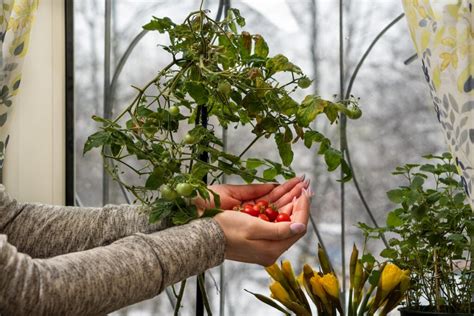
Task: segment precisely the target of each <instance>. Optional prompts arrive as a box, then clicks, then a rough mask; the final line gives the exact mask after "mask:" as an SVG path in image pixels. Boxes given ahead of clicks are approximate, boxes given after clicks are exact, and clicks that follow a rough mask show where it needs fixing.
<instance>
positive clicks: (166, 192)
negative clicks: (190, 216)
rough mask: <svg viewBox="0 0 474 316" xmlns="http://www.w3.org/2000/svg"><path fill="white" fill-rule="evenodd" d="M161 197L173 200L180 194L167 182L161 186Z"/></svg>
mask: <svg viewBox="0 0 474 316" xmlns="http://www.w3.org/2000/svg"><path fill="white" fill-rule="evenodd" d="M160 192H161V197H162V198H163V199H165V200H168V201H173V200H175V199H176V198H177V197H178V194H177V193H176V191H175V190H173V189H172V188H171V187H170V186H169V185H167V184H165V185H163V186H162V187H161V188H160Z"/></svg>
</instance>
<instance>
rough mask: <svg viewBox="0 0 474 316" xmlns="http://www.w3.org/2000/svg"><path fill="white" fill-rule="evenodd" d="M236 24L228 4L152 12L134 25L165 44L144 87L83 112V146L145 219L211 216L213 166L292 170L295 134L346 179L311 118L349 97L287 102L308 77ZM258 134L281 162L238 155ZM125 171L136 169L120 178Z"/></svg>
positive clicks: (344, 105) (355, 113)
mask: <svg viewBox="0 0 474 316" xmlns="http://www.w3.org/2000/svg"><path fill="white" fill-rule="evenodd" d="M201 7H202V4H201ZM244 25H245V20H244V18H243V17H242V16H241V15H240V12H239V11H238V10H237V9H230V10H229V11H228V14H227V15H226V18H225V19H224V20H222V21H216V20H214V19H213V18H212V17H211V16H210V15H209V12H207V11H205V10H202V8H201V9H199V10H197V11H195V12H192V13H190V14H189V15H188V16H187V17H186V18H185V20H184V21H183V22H182V23H175V22H173V21H172V20H171V19H169V18H167V17H165V18H157V17H154V18H153V19H152V20H151V22H150V23H148V24H146V25H145V26H144V29H146V30H149V31H156V32H159V33H165V34H167V35H168V37H169V44H168V45H160V46H162V48H163V49H164V50H165V51H167V52H168V53H169V54H170V63H169V64H168V65H167V66H165V67H164V68H162V69H160V70H159V71H158V72H157V74H156V76H155V77H154V78H152V79H151V80H150V81H149V82H148V83H147V84H146V85H145V86H144V87H141V88H138V87H134V88H135V89H136V90H137V94H136V96H135V97H134V98H133V101H132V102H131V103H130V105H128V106H126V107H125V108H124V110H123V112H122V113H121V114H119V115H118V116H117V117H115V118H114V119H107V118H101V117H93V119H94V120H96V121H97V122H99V123H101V124H102V126H101V128H100V130H99V131H98V132H96V133H94V134H93V135H91V136H90V137H89V138H88V140H87V142H86V143H85V146H84V153H86V152H88V151H89V150H91V149H92V148H95V147H99V148H101V153H102V155H103V156H104V158H105V159H104V161H105V162H106V168H107V170H108V171H109V172H110V174H111V175H112V177H113V178H114V179H115V180H116V181H117V182H119V183H120V185H122V186H123V187H124V188H126V189H127V190H128V191H129V192H131V193H132V194H133V195H134V196H135V198H136V200H137V201H139V202H140V203H141V204H143V205H144V206H145V208H146V210H147V211H148V212H149V215H150V221H151V222H155V221H158V220H167V221H169V222H171V224H174V225H180V224H185V223H187V222H189V221H190V220H192V219H195V218H197V217H199V216H213V215H214V214H216V213H217V212H218V211H219V196H218V195H217V194H216V193H215V192H213V191H212V190H210V189H209V187H208V186H207V184H213V183H214V182H216V181H220V179H221V176H222V175H223V174H226V175H237V176H240V177H241V178H242V179H243V180H245V181H246V182H253V181H255V180H256V181H262V182H265V181H274V180H275V179H276V178H277V177H278V176H283V177H284V178H289V177H292V176H294V172H293V171H292V170H291V163H292V161H293V151H292V145H293V144H294V143H295V142H298V141H303V142H304V144H305V145H306V146H307V147H308V148H310V147H311V146H312V145H313V144H315V143H317V144H319V150H318V154H320V155H322V156H323V157H324V160H325V162H326V163H327V166H328V170H329V171H333V170H335V169H337V168H338V167H339V166H340V167H341V168H342V171H343V178H342V179H341V181H347V180H349V179H350V178H351V172H350V168H349V166H348V164H347V163H346V162H345V161H344V159H343V157H342V154H341V152H340V151H338V150H337V149H335V148H333V147H332V146H331V142H330V140H329V139H328V138H327V137H325V136H324V135H323V134H322V133H320V132H318V131H316V130H314V129H313V128H311V126H312V124H311V123H312V122H313V121H314V120H315V119H316V118H318V117H322V116H323V115H324V116H325V117H326V118H327V119H328V120H329V121H330V122H331V123H334V122H336V121H337V119H338V117H339V115H340V113H343V114H344V115H346V116H347V117H349V118H354V119H355V118H358V117H360V115H361V111H360V109H359V108H358V106H357V104H356V100H354V99H350V100H339V101H338V102H331V101H328V100H324V99H322V98H320V97H319V96H316V95H313V94H309V95H307V96H306V97H304V98H302V100H296V99H295V98H294V95H295V92H296V91H297V90H300V89H305V88H308V87H309V86H310V85H311V80H310V79H309V78H308V77H307V76H305V75H304V74H303V72H302V70H301V69H300V68H299V67H298V66H296V65H295V64H293V63H292V62H290V61H289V60H288V58H286V57H285V56H283V55H281V54H277V55H274V56H270V53H269V48H268V45H267V43H266V42H265V40H264V38H263V37H262V36H261V35H259V34H250V33H248V32H245V31H241V30H240V29H239V28H241V27H243V26H244ZM211 123H212V124H211ZM216 125H220V126H222V127H224V128H225V129H226V130H227V129H228V128H229V127H235V128H237V127H239V126H244V125H246V126H250V127H251V132H252V134H253V138H252V139H250V140H249V143H248V145H247V146H246V147H244V148H243V149H242V151H241V152H240V153H234V152H229V151H227V150H226V148H225V146H224V142H223V139H222V137H221V136H219V133H216V132H217V131H216V129H215V126H216ZM230 131H231V130H229V132H230ZM262 138H269V139H273V140H274V142H275V145H276V146H275V150H277V151H278V152H279V154H280V157H281V162H275V161H271V160H269V159H262V158H260V157H245V156H244V155H245V154H246V153H247V151H248V150H249V149H250V148H251V147H252V146H254V145H255V144H256V143H257V142H258V140H260V139H262ZM125 171H127V172H129V173H130V172H131V173H132V174H135V175H136V176H135V177H134V179H133V180H130V177H129V178H127V179H125V178H124V177H123V175H122V174H123V173H124V172H125ZM196 196H200V197H202V198H203V199H205V200H210V199H211V197H212V198H213V200H214V207H213V208H209V209H206V210H204V211H203V213H199V212H198V210H197V209H196V206H194V204H193V203H192V199H193V198H194V197H196ZM199 280H201V279H199ZM180 293H183V291H180ZM204 303H205V304H206V302H204ZM206 307H207V308H208V304H206ZM177 308H179V304H177Z"/></svg>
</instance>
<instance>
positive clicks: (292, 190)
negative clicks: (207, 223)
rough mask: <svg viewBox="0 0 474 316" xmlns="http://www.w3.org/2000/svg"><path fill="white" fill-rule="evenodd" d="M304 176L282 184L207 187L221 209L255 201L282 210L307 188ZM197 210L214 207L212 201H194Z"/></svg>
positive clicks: (197, 199) (307, 182) (228, 208)
mask: <svg viewBox="0 0 474 316" xmlns="http://www.w3.org/2000/svg"><path fill="white" fill-rule="evenodd" d="M304 178H305V177H304V176H302V177H295V178H293V179H290V180H288V181H286V182H285V183H283V184H278V183H263V184H248V185H245V184H244V185H233V184H218V185H212V186H209V189H210V190H212V191H214V192H215V193H217V194H219V197H220V200H221V209H223V210H230V209H232V208H233V207H234V206H236V205H241V204H244V203H247V202H254V201H256V200H266V201H268V202H269V203H270V204H274V205H275V206H276V207H277V208H282V207H284V206H285V205H287V204H288V203H290V202H291V201H292V200H293V198H294V197H299V196H300V194H301V190H303V189H307V188H308V187H309V180H306V181H304ZM194 204H195V205H196V206H197V208H198V209H201V210H203V209H205V208H209V207H211V208H212V207H215V205H214V201H213V200H212V199H211V201H210V202H208V201H204V199H202V198H200V197H199V198H196V199H194Z"/></svg>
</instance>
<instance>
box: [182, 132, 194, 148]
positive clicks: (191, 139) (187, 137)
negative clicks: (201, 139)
mask: <svg viewBox="0 0 474 316" xmlns="http://www.w3.org/2000/svg"><path fill="white" fill-rule="evenodd" d="M195 142H196V137H195V136H193V135H191V134H189V133H187V134H186V135H185V136H184V143H185V144H188V145H192V144H194V143H195Z"/></svg>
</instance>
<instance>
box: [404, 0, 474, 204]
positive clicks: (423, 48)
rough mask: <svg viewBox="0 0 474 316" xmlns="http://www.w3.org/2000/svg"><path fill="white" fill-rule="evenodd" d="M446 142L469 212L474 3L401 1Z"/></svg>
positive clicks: (473, 198) (473, 152) (473, 155)
mask: <svg viewBox="0 0 474 316" xmlns="http://www.w3.org/2000/svg"><path fill="white" fill-rule="evenodd" d="M403 6H404V9H405V14H406V17H407V21H408V26H409V29H410V33H411V37H412V39H413V42H414V44H415V47H416V51H417V53H418V57H419V59H421V62H422V68H423V73H424V75H425V78H426V81H427V82H428V85H429V87H430V91H431V96H432V98H433V103H434V108H435V111H436V114H437V117H438V120H439V122H440V124H441V126H442V129H443V131H444V136H445V140H446V142H447V144H448V146H449V149H450V151H451V153H452V154H453V156H454V157H455V159H456V164H457V167H458V171H459V174H460V175H461V177H462V181H463V184H464V188H465V190H466V193H467V195H468V198H469V201H470V203H471V207H473V210H474V193H473V189H474V184H473V181H474V41H473V37H474V0H443V1H440V0H403Z"/></svg>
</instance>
